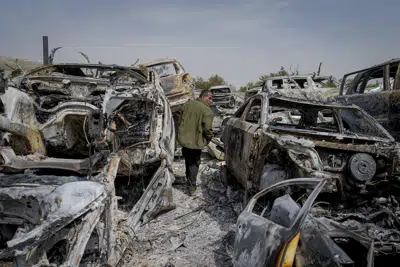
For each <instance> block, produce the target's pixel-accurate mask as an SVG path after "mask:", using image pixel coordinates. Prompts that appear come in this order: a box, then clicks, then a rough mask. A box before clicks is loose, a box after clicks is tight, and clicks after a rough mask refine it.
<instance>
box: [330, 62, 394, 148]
mask: <svg viewBox="0 0 400 267" xmlns="http://www.w3.org/2000/svg"><path fill="white" fill-rule="evenodd" d="M337 100H338V101H339V102H344V103H351V104H355V105H357V106H359V107H361V108H362V109H364V110H365V111H367V112H368V113H369V114H370V115H371V116H373V117H374V118H375V119H376V120H377V121H378V122H379V123H380V124H381V125H382V126H383V127H385V128H386V129H387V130H388V131H389V133H390V134H392V136H393V137H394V138H395V139H396V140H397V141H399V140H400V122H399V118H400V59H392V60H389V61H386V62H383V63H381V64H379V65H375V66H372V67H369V68H366V69H362V70H358V71H354V72H351V73H348V74H345V75H344V76H343V79H342V82H341V85H340V93H339V96H338V97H337Z"/></svg>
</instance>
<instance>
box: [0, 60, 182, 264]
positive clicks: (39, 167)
mask: <svg viewBox="0 0 400 267" xmlns="http://www.w3.org/2000/svg"><path fill="white" fill-rule="evenodd" d="M106 77H108V79H106ZM16 83H17V81H14V82H13V83H10V84H9V86H8V88H7V90H6V91H5V92H4V93H3V94H2V95H1V96H0V99H1V101H2V103H3V104H4V108H3V110H2V112H1V113H2V115H1V116H0V131H1V132H2V146H1V147H0V149H1V152H0V155H1V158H0V159H1V165H0V168H1V174H2V175H1V176H0V262H10V261H11V262H12V261H14V263H16V264H17V266H33V265H35V264H36V265H35V266H48V265H49V264H51V265H55V266H78V265H80V264H81V265H91V266H104V265H107V264H108V265H109V266H116V264H117V263H118V262H119V261H120V258H121V256H122V254H123V253H124V250H125V249H126V247H127V246H128V244H129V242H130V240H131V239H132V238H133V237H134V232H135V231H136V230H137V229H138V227H140V225H141V224H142V223H146V222H147V221H149V220H151V219H152V218H154V217H155V216H156V215H157V214H159V213H160V212H164V211H167V210H170V209H172V208H174V203H173V199H172V188H171V185H172V182H173V180H174V176H173V173H172V172H171V164H172V161H173V158H174V149H175V148H174V146H175V131H174V125H173V120H172V112H171V109H170V106H169V104H168V100H167V98H166V97H165V94H164V92H163V90H162V88H161V85H160V83H159V81H158V77H157V75H156V74H155V73H154V72H153V71H147V72H145V73H144V72H143V71H142V70H140V69H136V68H131V67H129V68H127V67H121V66H115V65H98V64H55V65H49V66H44V67H40V68H38V69H35V70H34V71H32V72H30V73H28V74H27V75H25V76H23V77H22V78H21V79H19V80H18V83H17V84H16Z"/></svg>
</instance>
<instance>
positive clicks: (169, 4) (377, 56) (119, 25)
mask: <svg viewBox="0 0 400 267" xmlns="http://www.w3.org/2000/svg"><path fill="white" fill-rule="evenodd" d="M368 1H369V2H368ZM368 1H366V0H264V1H261V0H254V1H251V0H248V1H239V0H230V1H227V0H226V1H217V0H215V1H210V0H203V1H190V0H186V1H185V0H174V1H167V0H164V1H162V0H158V1H152V0H148V1H138V0H135V1H125V0H118V1H110V0H86V1H77V0H65V1H64V0H47V1H46V0H35V1H32V0H2V1H1V8H0V25H1V26H0V36H1V38H0V56H11V57H17V58H21V59H29V60H33V61H40V60H42V36H43V35H47V36H49V45H50V48H54V47H58V46H62V47H63V48H62V49H61V50H59V51H57V53H56V55H55V59H54V62H82V63H83V62H85V59H84V58H83V57H82V56H81V55H79V54H78V52H84V53H85V54H87V55H88V56H89V58H90V59H91V61H92V62H98V61H101V62H103V63H110V64H121V65H131V64H132V63H134V62H135V61H136V60H137V59H138V58H139V63H140V62H146V61H150V60H153V59H158V58H176V59H178V60H179V61H180V62H181V63H182V65H183V66H184V67H185V69H186V70H187V71H188V72H189V73H191V75H192V76H202V77H209V76H211V75H213V74H219V75H221V76H222V77H224V78H225V80H227V81H228V82H229V83H231V84H233V85H235V86H237V87H239V86H242V85H244V84H246V83H247V82H249V81H255V80H257V79H258V77H259V76H260V75H262V74H268V73H270V72H276V71H278V70H279V68H280V67H281V66H284V67H285V68H286V69H289V67H290V66H292V69H298V70H299V71H300V72H301V73H308V72H313V71H316V70H317V68H318V64H319V62H321V61H322V62H323V65H322V74H324V75H333V76H335V77H338V78H340V77H341V76H343V74H345V73H347V72H350V71H354V70H357V69H361V68H365V67H369V66H371V65H374V64H378V63H380V62H382V61H385V60H388V59H391V58H395V57H398V56H399V54H398V52H399V50H398V47H399V43H400V42H399V41H400V31H399V29H398V27H396V26H395V25H398V19H397V18H398V12H399V10H400V1H398V0H380V1H375V0H368Z"/></svg>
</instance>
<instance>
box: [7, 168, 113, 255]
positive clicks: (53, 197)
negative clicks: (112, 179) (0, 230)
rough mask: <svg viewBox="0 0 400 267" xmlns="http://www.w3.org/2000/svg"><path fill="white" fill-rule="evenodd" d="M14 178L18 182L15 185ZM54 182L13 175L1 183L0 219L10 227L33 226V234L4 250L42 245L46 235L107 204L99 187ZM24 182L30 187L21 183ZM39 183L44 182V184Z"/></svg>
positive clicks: (88, 183)
mask: <svg viewBox="0 0 400 267" xmlns="http://www.w3.org/2000/svg"><path fill="white" fill-rule="evenodd" d="M13 176H14V177H13ZM11 178H15V181H14V182H12V183H11V182H10V181H11ZM52 178H54V177H52V176H42V177H37V176H35V175H28V176H26V177H23V176H22V175H11V176H9V177H5V179H0V180H1V185H2V187H1V188H0V218H3V219H5V220H7V221H9V222H10V223H11V224H17V225H20V224H24V223H28V224H30V225H31V226H32V227H30V228H29V229H30V231H28V232H26V233H24V234H22V235H19V236H18V237H15V238H14V239H12V240H10V241H8V242H7V246H8V248H7V249H5V250H10V249H15V248H16V247H19V246H25V245H26V244H28V243H31V242H40V240H41V237H42V236H43V235H44V233H46V232H48V231H52V232H57V231H58V230H60V229H62V228H63V227H65V226H66V225H68V224H69V223H70V222H72V221H73V220H75V219H76V218H78V217H79V216H81V215H82V214H84V213H85V212H86V211H88V210H89V209H90V208H92V206H93V205H94V204H95V203H98V202H102V201H104V200H105V197H106V192H105V189H104V186H103V185H102V184H100V183H97V182H92V181H79V179H76V177H64V178H65V179H64V182H65V183H63V184H51V181H54V180H55V179H52ZM74 180H75V181H74ZM4 181H6V182H4ZM23 181H27V182H28V183H22V182H23ZM29 181H30V182H29ZM40 181H44V182H43V184H40ZM58 183H60V181H58ZM2 253H4V251H1V250H0V255H1V254H2Z"/></svg>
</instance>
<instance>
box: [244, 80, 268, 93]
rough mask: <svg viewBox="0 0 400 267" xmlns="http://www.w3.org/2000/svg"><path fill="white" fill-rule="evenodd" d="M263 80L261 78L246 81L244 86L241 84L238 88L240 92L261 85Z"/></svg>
mask: <svg viewBox="0 0 400 267" xmlns="http://www.w3.org/2000/svg"><path fill="white" fill-rule="evenodd" d="M262 84H263V82H262V81H261V80H259V81H256V82H248V83H247V84H246V85H245V86H241V87H240V88H239V91H240V92H247V90H249V89H250V88H253V87H256V86H261V85H262Z"/></svg>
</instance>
